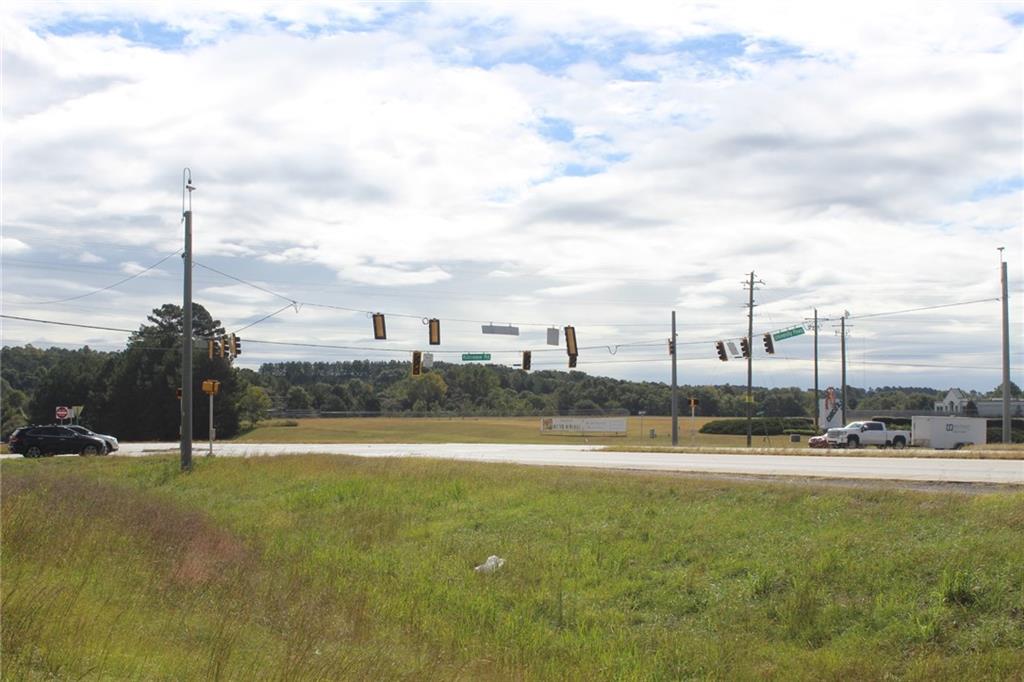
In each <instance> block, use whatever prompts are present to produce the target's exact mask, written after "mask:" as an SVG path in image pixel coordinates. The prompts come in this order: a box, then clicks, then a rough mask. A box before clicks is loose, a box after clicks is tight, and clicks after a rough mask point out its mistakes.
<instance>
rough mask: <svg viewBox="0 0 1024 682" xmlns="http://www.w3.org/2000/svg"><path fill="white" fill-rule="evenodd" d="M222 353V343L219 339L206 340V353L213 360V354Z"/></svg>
mask: <svg viewBox="0 0 1024 682" xmlns="http://www.w3.org/2000/svg"><path fill="white" fill-rule="evenodd" d="M219 353H220V344H219V343H218V342H217V339H207V340H206V355H207V356H208V357H209V358H210V359H211V360H213V356H214V355H217V354H219Z"/></svg>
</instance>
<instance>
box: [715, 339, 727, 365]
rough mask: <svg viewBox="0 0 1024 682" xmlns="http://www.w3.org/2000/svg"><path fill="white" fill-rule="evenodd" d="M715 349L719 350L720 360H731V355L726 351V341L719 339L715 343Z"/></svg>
mask: <svg viewBox="0 0 1024 682" xmlns="http://www.w3.org/2000/svg"><path fill="white" fill-rule="evenodd" d="M715 350H717V351H718V359H719V360H721V361H722V362H727V361H728V360H729V356H728V355H727V354H726V352H725V341H718V342H717V343H715Z"/></svg>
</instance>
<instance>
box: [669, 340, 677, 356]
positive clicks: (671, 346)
mask: <svg viewBox="0 0 1024 682" xmlns="http://www.w3.org/2000/svg"><path fill="white" fill-rule="evenodd" d="M668 354H669V355H675V354H676V342H675V341H674V340H673V339H669V340H668Z"/></svg>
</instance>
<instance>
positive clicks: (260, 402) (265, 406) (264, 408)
mask: <svg viewBox="0 0 1024 682" xmlns="http://www.w3.org/2000/svg"><path fill="white" fill-rule="evenodd" d="M271 407H273V402H272V401H271V400H270V395H269V394H268V393H267V392H266V390H264V389H263V388H261V387H259V386H249V387H247V388H246V389H245V393H243V394H242V397H241V399H239V401H238V411H239V413H240V414H241V416H242V417H244V418H245V419H248V420H249V427H250V428H255V427H256V425H257V424H258V423H259V422H260V420H261V419H266V417H267V412H269V411H270V408H271Z"/></svg>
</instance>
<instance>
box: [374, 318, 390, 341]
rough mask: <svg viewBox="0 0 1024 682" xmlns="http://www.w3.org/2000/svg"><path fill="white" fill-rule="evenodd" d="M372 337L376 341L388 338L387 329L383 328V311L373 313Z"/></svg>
mask: <svg viewBox="0 0 1024 682" xmlns="http://www.w3.org/2000/svg"><path fill="white" fill-rule="evenodd" d="M373 338H374V339H376V340H377V341H380V340H382V339H386V338H388V332H387V329H385V328H384V313H374V314H373Z"/></svg>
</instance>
